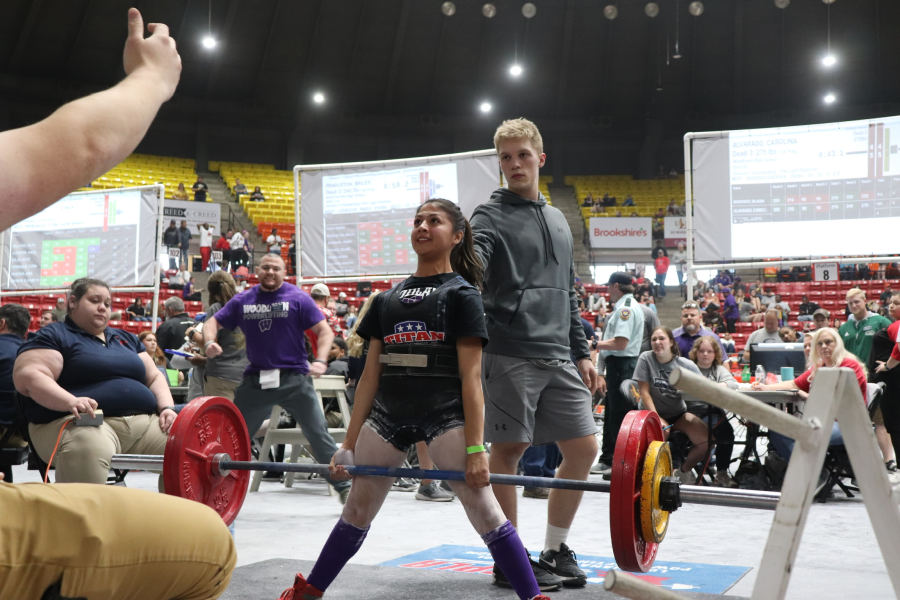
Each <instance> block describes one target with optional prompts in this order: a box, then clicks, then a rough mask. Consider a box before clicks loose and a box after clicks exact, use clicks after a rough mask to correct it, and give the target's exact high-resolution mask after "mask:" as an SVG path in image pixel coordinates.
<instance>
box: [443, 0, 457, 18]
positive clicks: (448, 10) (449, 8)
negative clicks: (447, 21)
mask: <svg viewBox="0 0 900 600" xmlns="http://www.w3.org/2000/svg"><path fill="white" fill-rule="evenodd" d="M441 12H442V13H444V14H445V15H447V16H448V17H452V16H453V14H454V13H455V12H456V5H455V4H453V3H452V2H444V3H443V4H441Z"/></svg>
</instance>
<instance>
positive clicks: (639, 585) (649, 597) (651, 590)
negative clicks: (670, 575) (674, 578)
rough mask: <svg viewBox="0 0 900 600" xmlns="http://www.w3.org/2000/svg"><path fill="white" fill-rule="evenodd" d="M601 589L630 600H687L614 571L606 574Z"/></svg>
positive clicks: (669, 591) (664, 589)
mask: <svg viewBox="0 0 900 600" xmlns="http://www.w3.org/2000/svg"><path fill="white" fill-rule="evenodd" d="M603 587H604V588H605V589H606V590H607V591H609V592H612V593H614V594H618V595H619V596H624V597H625V598H631V600H687V596H682V595H681V594H676V593H675V592H673V591H672V590H667V589H666V588H662V587H659V586H656V585H653V584H652V583H648V582H646V581H643V580H641V579H640V578H638V577H635V576H634V575H629V574H628V573H625V572H624V571H619V570H616V569H610V570H609V571H607V572H606V575H604V579H603Z"/></svg>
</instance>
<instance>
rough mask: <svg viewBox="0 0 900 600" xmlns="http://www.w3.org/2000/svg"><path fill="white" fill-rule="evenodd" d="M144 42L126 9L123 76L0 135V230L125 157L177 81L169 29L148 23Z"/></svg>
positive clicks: (137, 17) (136, 18)
mask: <svg viewBox="0 0 900 600" xmlns="http://www.w3.org/2000/svg"><path fill="white" fill-rule="evenodd" d="M149 29H150V31H151V32H153V35H151V36H150V37H149V38H146V39H145V38H144V21H143V19H142V18H141V13H139V12H138V11H137V9H134V8H132V9H131V10H129V11H128V40H127V41H126V42H125V54H124V62H125V73H126V74H127V77H125V79H123V80H122V81H121V82H120V83H119V84H117V85H116V86H114V87H112V88H110V89H108V90H106V91H103V92H99V93H97V94H93V95H91V96H87V97H85V98H81V99H79V100H76V101H74V102H70V103H69V104H66V105H65V106H63V107H61V108H60V109H58V110H57V111H56V112H54V113H53V114H52V115H50V116H49V117H47V118H46V119H44V120H43V121H40V122H39V123H36V124H34V125H30V126H28V127H23V128H21V129H14V130H11V131H6V132H4V133H0V165H2V170H3V174H4V182H3V186H2V187H0V231H2V230H4V229H7V228H8V227H10V226H11V225H13V224H15V223H18V222H19V221H21V220H22V219H25V218H27V217H29V216H31V215H33V214H35V213H37V212H39V211H41V210H43V209H44V208H46V207H48V206H50V205H51V204H53V203H54V202H56V201H58V200H59V199H61V198H63V197H64V196H66V195H67V194H70V193H71V192H72V191H73V190H76V189H78V188H79V187H81V186H84V185H87V184H89V183H90V182H91V181H93V180H94V179H96V178H97V177H99V176H100V175H102V174H103V173H106V172H107V171H109V170H110V169H111V168H112V167H114V166H116V165H117V164H119V163H120V162H122V160H124V159H125V157H127V156H128V155H129V154H130V153H131V152H132V151H133V150H134V149H135V148H136V147H137V145H138V143H139V142H140V141H141V139H143V137H144V134H145V133H147V129H148V128H149V127H150V123H151V122H152V121H153V119H154V117H155V116H156V113H157V111H158V110H159V107H160V106H161V105H162V103H163V102H165V101H166V100H168V99H169V98H171V97H172V94H174V93H175V87H176V86H177V85H178V79H179V77H180V76H181V57H180V56H178V51H177V50H176V49H175V40H173V39H172V38H171V37H169V28H168V27H167V26H165V25H163V24H162V23H151V24H150V25H149Z"/></svg>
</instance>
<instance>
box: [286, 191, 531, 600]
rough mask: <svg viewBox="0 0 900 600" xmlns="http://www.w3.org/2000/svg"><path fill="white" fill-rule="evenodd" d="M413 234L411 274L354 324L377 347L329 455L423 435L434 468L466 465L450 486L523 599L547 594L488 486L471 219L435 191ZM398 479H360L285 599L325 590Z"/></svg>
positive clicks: (366, 457)
mask: <svg viewBox="0 0 900 600" xmlns="http://www.w3.org/2000/svg"><path fill="white" fill-rule="evenodd" d="M411 238H412V239H411V243H412V247H413V250H415V252H416V254H417V255H418V264H417V267H416V272H415V274H414V275H413V276H412V277H410V278H408V279H406V280H405V281H403V282H402V283H400V284H399V285H398V286H396V287H395V288H393V289H391V290H389V291H387V292H384V293H382V294H380V295H379V296H378V297H377V298H376V299H375V300H374V301H373V304H372V306H371V308H370V309H369V311H368V313H366V316H365V317H364V318H363V319H362V321H361V322H360V324H359V326H358V327H357V330H356V332H357V334H359V335H360V336H361V337H362V338H363V339H368V340H369V344H370V345H369V355H368V358H367V359H366V366H365V370H364V371H363V375H362V377H361V379H360V381H359V383H358V385H357V387H356V399H355V403H354V407H353V416H352V418H351V419H350V425H349V426H348V428H347V436H346V438H345V439H344V443H343V445H342V446H341V448H340V449H339V450H338V451H337V453H335V455H334V458H333V459H332V461H331V472H332V476H333V477H335V478H348V477H349V475H348V473H347V471H346V469H345V468H344V465H352V464H354V460H355V461H356V462H358V463H359V464H365V465H375V466H381V467H399V466H400V465H402V464H403V461H404V460H405V458H406V452H407V450H408V449H409V447H410V446H411V445H412V444H415V443H416V442H419V441H425V442H426V443H427V444H428V453H429V454H430V456H431V458H432V460H433V461H434V462H435V464H436V465H437V466H438V468H440V469H447V470H456V471H465V473H466V481H465V483H462V482H456V481H454V482H450V485H451V487H452V488H453V491H454V492H455V493H456V494H457V496H458V497H459V499H460V501H461V502H462V504H463V506H464V507H465V510H466V515H467V516H468V517H469V521H470V522H471V523H472V526H473V527H474V528H475V531H477V532H478V534H479V535H481V538H482V539H483V540H484V542H485V544H487V547H488V549H489V550H490V552H491V555H492V556H493V557H494V560H495V561H496V563H497V565H498V566H499V567H500V568H501V569H502V571H503V573H504V574H505V575H506V576H507V578H508V580H509V581H510V583H511V584H512V586H513V588H514V590H515V592H516V594H517V595H518V596H519V598H521V599H523V600H532V599H535V598H539V599H546V600H549V599H548V598H547V597H546V596H543V595H541V592H540V590H539V589H538V585H537V581H536V580H535V578H534V573H533V571H532V568H531V564H530V562H529V559H528V554H527V552H526V551H525V547H524V546H523V545H522V541H521V540H520V539H519V536H518V534H517V533H516V529H515V527H513V526H512V524H511V523H510V522H509V521H508V520H506V517H505V516H504V515H503V511H502V510H501V509H500V505H499V504H498V502H497V500H496V498H495V497H494V494H493V493H492V491H491V489H490V487H488V486H489V483H488V478H489V475H490V473H489V471H488V459H487V455H486V454H485V449H484V446H483V444H482V440H483V438H482V435H483V429H484V416H483V415H484V412H483V405H484V397H483V395H482V391H481V348H482V347H483V345H484V344H485V343H486V342H487V331H486V328H485V323H484V308H483V306H482V303H481V296H480V295H479V293H478V290H477V289H476V287H475V286H479V285H480V284H481V281H482V276H483V272H484V271H483V268H482V266H481V263H480V261H479V259H478V257H477V256H476V254H475V250H474V246H473V240H472V230H471V229H470V227H469V223H468V221H467V220H466V218H465V217H464V216H463V214H462V212H460V210H459V208H458V207H457V206H456V205H455V204H453V203H452V202H450V201H448V200H442V199H434V200H429V201H428V202H426V203H425V204H423V205H421V206H420V207H419V209H418V210H417V211H416V215H415V219H414V221H413V231H412V235H411ZM470 282H471V283H470ZM354 455H355V457H354ZM392 483H393V480H392V479H391V478H389V477H361V476H360V477H355V478H354V481H353V488H352V489H351V491H350V497H349V498H348V499H347V504H346V505H345V506H344V511H343V514H342V516H341V518H340V520H339V521H338V523H337V525H335V527H334V530H333V531H332V532H331V535H330V536H329V538H328V540H327V541H326V542H325V546H324V548H322V552H321V553H320V554H319V558H318V560H317V561H316V564H315V566H314V567H313V569H312V571H311V572H310V574H309V578H308V579H304V578H303V576H302V575H300V574H299V573H298V574H297V576H296V578H295V579H294V586H293V587H292V588H290V589H287V590H285V591H284V593H283V594H282V595H281V600H312V599H315V598H321V597H322V594H323V593H324V592H325V590H326V589H328V586H329V585H331V582H332V581H334V579H335V578H336V577H337V575H338V573H340V571H341V569H342V568H343V567H344V565H345V564H347V561H349V560H350V559H351V558H352V557H353V555H355V554H356V552H357V550H358V549H359V547H360V546H361V545H362V543H363V540H365V538H366V534H367V533H368V531H369V526H370V524H371V523H372V520H373V519H374V518H375V515H376V514H377V513H378V510H379V509H380V508H381V505H382V503H384V499H385V497H387V494H388V492H389V491H390V489H391V485H392Z"/></svg>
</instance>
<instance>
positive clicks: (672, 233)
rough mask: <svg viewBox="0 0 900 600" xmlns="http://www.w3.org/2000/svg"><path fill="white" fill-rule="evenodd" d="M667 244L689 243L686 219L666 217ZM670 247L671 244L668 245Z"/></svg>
mask: <svg viewBox="0 0 900 600" xmlns="http://www.w3.org/2000/svg"><path fill="white" fill-rule="evenodd" d="M663 228H664V230H665V238H666V242H670V241H671V242H686V241H687V219H686V218H684V217H666V219H665V224H664V225H663ZM666 245H669V244H666Z"/></svg>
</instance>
